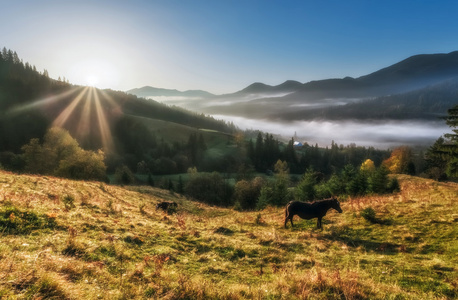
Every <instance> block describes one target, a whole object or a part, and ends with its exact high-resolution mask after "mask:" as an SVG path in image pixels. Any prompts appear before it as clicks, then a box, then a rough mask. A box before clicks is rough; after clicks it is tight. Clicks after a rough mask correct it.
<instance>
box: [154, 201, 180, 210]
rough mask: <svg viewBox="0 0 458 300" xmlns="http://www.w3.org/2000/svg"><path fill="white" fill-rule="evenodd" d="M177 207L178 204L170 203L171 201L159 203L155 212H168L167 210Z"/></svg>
mask: <svg viewBox="0 0 458 300" xmlns="http://www.w3.org/2000/svg"><path fill="white" fill-rule="evenodd" d="M177 207H178V204H176V203H175V202H172V201H162V202H159V203H158V204H157V205H156V210H158V209H162V210H164V211H168V209H169V208H177Z"/></svg>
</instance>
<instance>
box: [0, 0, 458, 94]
mask: <svg viewBox="0 0 458 300" xmlns="http://www.w3.org/2000/svg"><path fill="white" fill-rule="evenodd" d="M0 7H1V9H0V47H1V48H3V47H6V48H7V49H11V50H13V51H16V52H17V53H18V55H19V57H20V58H21V59H23V61H24V62H29V63H30V64H32V65H35V66H36V67H37V69H38V70H40V71H42V70H43V69H46V70H48V72H49V75H50V76H51V77H52V78H56V79H57V78H58V77H59V76H60V77H65V78H66V79H68V80H69V81H70V83H74V84H82V85H93V86H96V87H99V88H111V89H114V90H122V91H125V90H129V89H132V88H138V87H142V86H146V85H150V86H154V87H160V88H168V89H178V90H181V91H184V90H194V89H202V90H206V91H209V92H212V93H215V94H223V93H232V92H235V91H238V90H241V89H243V88H244V87H246V86H248V85H249V84H251V83H253V82H263V83H266V84H270V85H277V84H280V83H282V82H284V81H286V80H297V81H300V82H308V81H311V80H319V79H326V78H342V77H345V76H351V77H359V76H362V75H366V74H369V73H371V72H374V71H377V70H378V69H381V68H383V67H387V66H389V65H391V64H394V63H396V62H398V61H400V60H403V59H405V58H407V57H409V56H411V55H415V54H429V53H448V52H451V51H455V50H458V38H457V37H458V17H457V16H458V1H454V0H452V1H441V0H431V1H430V0H423V1H416V0H415V1H413V0H412V1H409V0H405V1H402V0H397V1H391V0H386V1H370V0H361V1H355V0H346V1H341V0H340V1H326V0H320V1H318V0H317V1H309V0H302V1H288V0H282V1H280V0H278V1H271V0H262V1H257V0H226V1H223V0H205V1H204V0H192V1H191V0H181V1H177V0H162V1H158V0H149V1H146V0H145V1H139V0H129V1H127V0H126V1H121V0H78V1H67V0H40V1H38V0H28V1H26V0H14V1H12V0H8V1H4V0H0Z"/></svg>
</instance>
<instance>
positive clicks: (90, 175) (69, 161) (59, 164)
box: [22, 127, 106, 180]
mask: <svg viewBox="0 0 458 300" xmlns="http://www.w3.org/2000/svg"><path fill="white" fill-rule="evenodd" d="M22 151H23V153H24V154H23V158H24V162H25V167H24V170H25V171H27V172H30V173H35V174H45V175H56V176H60V177H66V178H70V179H88V180H105V178H106V174H105V173H106V166H105V163H104V159H105V156H104V154H103V152H102V151H101V150H99V151H98V152H93V151H86V150H84V149H82V148H80V146H79V145H78V142H77V141H76V140H75V139H74V138H73V137H72V136H71V135H70V133H68V131H66V130H65V129H62V128H57V127H54V128H51V129H49V130H48V132H47V133H46V135H45V137H44V141H43V144H40V142H39V140H38V139H31V140H30V142H29V143H28V144H26V145H24V146H23V147H22Z"/></svg>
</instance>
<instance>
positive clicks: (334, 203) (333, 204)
mask: <svg viewBox="0 0 458 300" xmlns="http://www.w3.org/2000/svg"><path fill="white" fill-rule="evenodd" d="M331 207H332V208H334V209H335V210H337V211H338V212H339V213H342V208H340V202H339V200H337V198H336V197H332V198H331Z"/></svg>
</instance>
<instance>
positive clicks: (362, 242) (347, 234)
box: [321, 227, 403, 254]
mask: <svg viewBox="0 0 458 300" xmlns="http://www.w3.org/2000/svg"><path fill="white" fill-rule="evenodd" d="M321 239H327V240H332V241H338V242H341V243H344V244H345V245H347V246H348V247H352V248H358V247H362V248H363V249H364V250H366V251H374V252H380V253H384V254H397V253H399V251H400V249H403V248H402V245H400V244H397V243H392V242H387V241H380V240H376V239H374V238H371V237H369V236H367V232H364V231H362V230H357V229H352V228H350V227H341V228H336V227H331V228H330V232H328V233H325V234H323V235H322V236H321Z"/></svg>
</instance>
